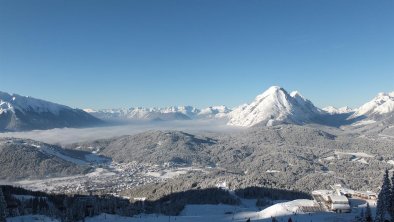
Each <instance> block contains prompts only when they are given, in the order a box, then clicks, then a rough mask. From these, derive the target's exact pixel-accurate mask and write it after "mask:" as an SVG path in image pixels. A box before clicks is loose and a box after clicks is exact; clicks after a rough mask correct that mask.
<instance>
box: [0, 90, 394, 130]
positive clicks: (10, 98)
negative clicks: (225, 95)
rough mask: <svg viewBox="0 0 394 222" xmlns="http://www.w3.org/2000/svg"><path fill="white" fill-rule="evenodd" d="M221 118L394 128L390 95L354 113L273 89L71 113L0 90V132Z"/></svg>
mask: <svg viewBox="0 0 394 222" xmlns="http://www.w3.org/2000/svg"><path fill="white" fill-rule="evenodd" d="M191 119H222V120H224V121H227V122H228V125H232V126H241V127H251V126H256V125H262V126H273V125H278V124H296V125H304V124H320V125H327V126H335V127H339V126H349V125H350V126H352V125H354V126H363V125H369V124H373V123H380V122H381V123H384V124H385V125H387V124H388V125H392V124H394V92H391V93H379V94H378V95H377V96H376V97H375V98H373V99H372V100H371V101H369V102H367V103H365V104H364V105H362V106H361V107H359V108H357V109H351V108H349V107H343V108H339V109H337V108H335V107H332V106H329V107H326V108H323V109H320V108H318V107H316V106H315V105H314V104H313V103H312V102H311V101H310V100H308V99H306V98H305V97H303V96H302V95H301V94H300V93H299V92H297V91H295V92H291V93H288V92H287V91H286V90H285V89H283V88H281V87H278V86H272V87H270V88H269V89H267V90H266V91H265V92H263V93H262V94H261V95H258V96H257V97H256V98H255V100H254V101H252V102H251V103H249V104H244V105H241V106H239V107H236V108H234V109H230V108H228V107H226V106H211V107H208V108H205V109H198V108H195V107H192V106H172V107H166V108H142V107H139V108H128V109H102V110H93V109H85V110H81V109H72V108H70V107H67V106H64V105H59V104H55V103H51V102H47V101H44V100H40V99H35V98H32V97H26V96H20V95H16V94H12V95H11V94H8V93H4V92H0V131H20V130H33V129H51V128H59V127H86V126H93V125H97V124H99V123H102V122H103V121H129V120H138V121H172V120H191Z"/></svg>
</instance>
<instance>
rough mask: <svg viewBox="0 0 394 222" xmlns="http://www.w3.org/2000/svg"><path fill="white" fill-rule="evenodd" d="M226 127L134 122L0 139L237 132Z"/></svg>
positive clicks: (61, 141) (205, 122)
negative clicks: (165, 131)
mask: <svg viewBox="0 0 394 222" xmlns="http://www.w3.org/2000/svg"><path fill="white" fill-rule="evenodd" d="M239 129H240V128H237V127H230V126H227V125H226V123H225V122H224V121H220V120H190V121H170V122H136V123H129V124H124V125H116V126H104V127H94V128H80V129H78V128H57V129H51V130H33V131H26V132H7V133H0V137H15V138H27V139H33V140H38V141H42V142H45V143H51V144H56V143H57V144H61V145H65V144H70V143H75V142H85V141H90V140H96V139H106V138H112V137H117V136H122V135H133V134H137V133H141V132H145V131H148V130H181V131H187V132H201V131H204V132H228V131H235V130H239Z"/></svg>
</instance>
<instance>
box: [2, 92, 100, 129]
mask: <svg viewBox="0 0 394 222" xmlns="http://www.w3.org/2000/svg"><path fill="white" fill-rule="evenodd" d="M100 122H101V121H100V120H98V119H97V118H95V117H93V116H91V115H90V114H88V113H86V112H84V111H83V110H80V109H72V108H70V107H67V106H64V105H60V104H56V103H52V102H48V101H44V100H40V99H35V98H32V97H27V96H20V95H17V94H12V95H11V94H8V93H5V92H0V131H4V130H6V131H17V130H32V129H50V128H58V127H82V126H87V125H94V124H98V123H100Z"/></svg>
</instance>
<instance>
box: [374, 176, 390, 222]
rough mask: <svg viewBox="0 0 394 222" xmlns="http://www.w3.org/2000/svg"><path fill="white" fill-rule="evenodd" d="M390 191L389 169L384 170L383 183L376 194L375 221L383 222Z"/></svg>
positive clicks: (387, 207)
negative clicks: (377, 194)
mask: <svg viewBox="0 0 394 222" xmlns="http://www.w3.org/2000/svg"><path fill="white" fill-rule="evenodd" d="M390 193H391V183H390V179H389V171H388V170H387V169H386V172H385V174H384V177H383V185H382V188H381V190H380V193H379V196H378V202H377V206H376V218H375V221H376V222H384V221H385V219H386V215H387V213H388V209H389V199H390V196H391V195H390Z"/></svg>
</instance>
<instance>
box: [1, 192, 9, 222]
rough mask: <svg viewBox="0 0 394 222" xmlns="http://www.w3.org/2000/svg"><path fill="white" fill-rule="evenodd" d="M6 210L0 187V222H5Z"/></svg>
mask: <svg viewBox="0 0 394 222" xmlns="http://www.w3.org/2000/svg"><path fill="white" fill-rule="evenodd" d="M6 208H7V203H6V202H5V199H4V195H3V189H2V188H1V187H0V222H6V219H5V218H6V215H5V210H6Z"/></svg>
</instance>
